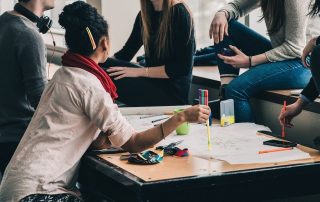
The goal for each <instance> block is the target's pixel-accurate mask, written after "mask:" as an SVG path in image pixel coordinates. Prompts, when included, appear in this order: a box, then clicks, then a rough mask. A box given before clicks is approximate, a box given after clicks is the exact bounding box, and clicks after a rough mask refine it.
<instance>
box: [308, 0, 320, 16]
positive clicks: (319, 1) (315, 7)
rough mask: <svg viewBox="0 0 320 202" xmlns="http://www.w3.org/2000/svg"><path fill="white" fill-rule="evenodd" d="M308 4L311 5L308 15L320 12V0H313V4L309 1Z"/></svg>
mask: <svg viewBox="0 0 320 202" xmlns="http://www.w3.org/2000/svg"><path fill="white" fill-rule="evenodd" d="M310 6H311V7H312V9H311V11H310V13H309V15H311V16H316V15H317V14H318V13H319V12H320V0H315V2H314V4H312V1H311V4H310Z"/></svg>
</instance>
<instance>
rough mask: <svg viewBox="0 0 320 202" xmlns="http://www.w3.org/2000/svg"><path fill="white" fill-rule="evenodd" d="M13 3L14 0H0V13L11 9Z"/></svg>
mask: <svg viewBox="0 0 320 202" xmlns="http://www.w3.org/2000/svg"><path fill="white" fill-rule="evenodd" d="M14 3H15V1H14V0H10V1H8V0H0V13H1V14H2V13H3V12H5V11H11V10H13V6H14Z"/></svg>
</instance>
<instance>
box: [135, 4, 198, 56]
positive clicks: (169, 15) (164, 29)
mask: <svg viewBox="0 0 320 202" xmlns="http://www.w3.org/2000/svg"><path fill="white" fill-rule="evenodd" d="M175 2H176V1H175V0H163V8H162V17H161V22H160V27H159V31H158V33H157V36H156V40H157V42H158V43H157V46H156V49H157V50H156V55H157V57H158V58H162V57H165V56H166V55H167V54H168V52H169V50H170V47H171V40H170V38H171V36H172V19H173V6H174V4H175ZM179 2H180V1H179ZM182 3H183V2H182ZM140 5H141V19H142V30H141V32H142V39H143V44H144V48H145V53H146V55H149V53H150V50H149V42H150V33H151V13H152V11H153V10H154V8H153V5H152V3H151V2H150V0H140ZM185 6H186V8H187V9H188V11H189V13H190V15H191V12H190V10H189V8H188V7H187V5H185ZM190 21H191V23H193V21H192V19H190ZM190 26H193V25H192V24H191V25H190ZM191 30H192V29H191ZM190 36H191V31H190Z"/></svg>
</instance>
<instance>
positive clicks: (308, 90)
mask: <svg viewBox="0 0 320 202" xmlns="http://www.w3.org/2000/svg"><path fill="white" fill-rule="evenodd" d="M301 94H302V95H304V96H306V97H307V98H308V99H309V100H310V101H314V100H315V99H316V98H317V97H318V95H319V93H318V90H317V87H316V84H315V82H314V80H313V78H311V79H310V82H309V83H308V85H307V86H306V87H305V88H304V89H303V91H302V92H301Z"/></svg>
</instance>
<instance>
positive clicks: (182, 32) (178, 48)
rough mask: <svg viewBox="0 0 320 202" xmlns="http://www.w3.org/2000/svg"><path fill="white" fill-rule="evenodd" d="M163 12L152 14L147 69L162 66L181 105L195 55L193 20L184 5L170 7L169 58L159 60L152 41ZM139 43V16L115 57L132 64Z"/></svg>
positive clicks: (186, 98)
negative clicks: (171, 12) (170, 34)
mask: <svg viewBox="0 0 320 202" xmlns="http://www.w3.org/2000/svg"><path fill="white" fill-rule="evenodd" d="M161 16H162V12H158V11H153V12H152V15H151V23H152V24H151V29H152V30H151V36H150V38H151V40H150V44H149V49H150V53H149V55H146V66H147V67H156V66H162V65H164V66H165V71H166V73H167V75H168V76H169V79H167V81H168V82H169V83H170V85H169V86H172V88H173V90H174V93H175V94H176V95H177V96H178V97H179V98H181V100H182V103H185V104H187V103H188V95H189V89H190V85H191V78H192V67H193V54H194V52H195V38H194V27H193V26H192V25H193V23H192V17H191V16H190V13H189V12H188V10H187V8H186V7H185V5H184V4H182V3H179V4H176V5H175V6H174V7H173V19H172V24H171V26H172V36H170V42H171V44H172V46H171V48H170V51H169V54H166V55H168V56H165V57H164V58H158V57H157V55H156V48H155V47H157V46H158V45H157V42H156V40H155V38H156V36H157V34H156V33H157V32H158V29H159V27H160V21H161ZM142 45H143V40H142V19H141V12H140V13H139V14H138V16H137V18H136V20H135V23H134V27H133V30H132V33H131V35H130V37H129V39H128V41H127V42H126V44H125V45H124V47H123V48H122V50H120V51H119V52H117V53H116V54H115V57H116V58H117V59H120V60H125V61H131V60H132V58H133V57H134V56H135V54H136V53H137V52H138V50H139V49H140V47H141V46H142Z"/></svg>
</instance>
